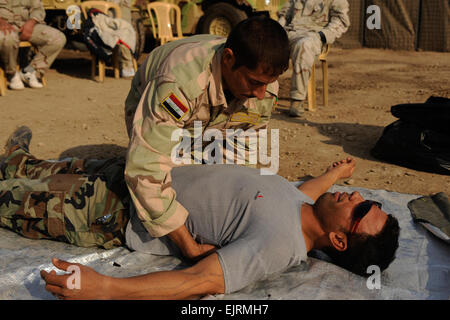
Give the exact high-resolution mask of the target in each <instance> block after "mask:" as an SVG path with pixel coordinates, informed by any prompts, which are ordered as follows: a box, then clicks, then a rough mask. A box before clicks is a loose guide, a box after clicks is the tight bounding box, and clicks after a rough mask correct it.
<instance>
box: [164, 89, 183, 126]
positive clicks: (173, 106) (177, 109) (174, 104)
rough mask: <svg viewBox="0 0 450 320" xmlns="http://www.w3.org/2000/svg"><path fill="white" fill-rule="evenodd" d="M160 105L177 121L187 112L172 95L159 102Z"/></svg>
mask: <svg viewBox="0 0 450 320" xmlns="http://www.w3.org/2000/svg"><path fill="white" fill-rule="evenodd" d="M161 105H162V106H163V108H164V109H166V110H167V112H169V114H170V115H171V116H172V117H173V118H174V119H175V120H177V121H178V120H180V119H181V118H183V116H184V115H185V114H186V113H187V112H188V111H189V108H188V107H186V106H185V105H184V104H183V103H182V102H181V101H180V99H178V98H177V96H176V95H175V94H173V93H171V94H170V95H169V96H168V97H167V98H165V99H164V100H163V101H162V102H161Z"/></svg>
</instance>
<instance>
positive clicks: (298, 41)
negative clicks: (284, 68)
mask: <svg viewBox="0 0 450 320" xmlns="http://www.w3.org/2000/svg"><path fill="white" fill-rule="evenodd" d="M288 35H289V42H290V47H291V59H292V66H293V72H292V78H291V91H290V98H291V99H294V100H305V99H306V95H307V93H308V81H309V78H310V76H311V72H312V67H313V64H314V61H315V60H316V59H317V58H318V56H319V55H320V54H321V52H322V41H321V40H320V36H319V34H318V33H316V32H305V33H301V32H298V33H296V32H292V33H291V32H290V33H289V34H288Z"/></svg>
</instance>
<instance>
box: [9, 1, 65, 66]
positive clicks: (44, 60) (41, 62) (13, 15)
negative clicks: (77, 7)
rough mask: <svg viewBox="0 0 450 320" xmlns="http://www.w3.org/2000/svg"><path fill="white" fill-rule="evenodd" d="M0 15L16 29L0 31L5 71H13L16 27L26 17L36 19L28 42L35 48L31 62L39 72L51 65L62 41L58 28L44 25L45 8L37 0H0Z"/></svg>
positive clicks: (17, 34) (17, 40)
mask: <svg viewBox="0 0 450 320" xmlns="http://www.w3.org/2000/svg"><path fill="white" fill-rule="evenodd" d="M0 18H2V19H4V20H5V21H6V22H8V23H9V24H12V25H13V26H15V27H16V29H17V32H11V33H8V34H5V33H3V32H0V60H1V61H2V62H3V63H4V64H5V71H6V73H7V74H14V73H15V72H16V66H17V55H18V52H19V42H20V40H19V33H18V30H19V29H20V28H21V27H22V26H23V25H24V24H25V22H26V21H27V20H29V19H35V20H36V21H38V23H37V24H36V25H35V26H34V29H33V33H32V34H31V38H30V40H29V42H30V43H31V44H33V45H34V46H36V48H37V49H38V50H37V53H36V55H35V56H34V58H33V60H32V61H31V65H32V66H33V68H34V69H35V70H37V71H39V72H40V73H43V71H44V70H45V69H48V68H49V67H50V66H51V64H52V63H53V61H54V60H55V59H56V57H57V56H58V54H59V52H60V51H61V50H62V48H63V47H64V45H65V43H66V37H65V35H64V34H63V33H62V32H61V31H59V30H57V29H55V28H52V27H49V26H47V25H45V22H44V18H45V10H44V8H43V6H42V3H41V1H40V0H21V1H18V0H0Z"/></svg>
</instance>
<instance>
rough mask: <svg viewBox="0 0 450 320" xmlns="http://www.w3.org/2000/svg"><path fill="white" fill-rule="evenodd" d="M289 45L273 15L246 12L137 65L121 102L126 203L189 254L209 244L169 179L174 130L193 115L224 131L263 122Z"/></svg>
mask: <svg viewBox="0 0 450 320" xmlns="http://www.w3.org/2000/svg"><path fill="white" fill-rule="evenodd" d="M288 45H289V43H288V38H287V35H286V32H285V31H284V30H283V28H282V27H281V26H280V25H279V24H278V23H277V22H276V21H274V20H271V19H268V18H263V17H259V18H250V19H247V20H244V21H243V22H241V23H240V24H238V25H237V26H236V27H235V28H234V29H233V31H232V32H231V34H230V36H229V37H228V39H225V38H222V37H219V36H215V35H198V36H193V37H189V38H185V39H182V40H178V41H175V42H171V43H168V44H165V45H164V46H160V47H158V48H156V49H155V50H153V51H152V52H151V53H150V54H149V56H148V58H147V60H146V62H145V63H144V64H142V65H141V67H140V68H139V70H138V72H137V73H136V76H135V77H134V79H133V81H132V86H131V90H130V92H129V94H128V97H127V99H126V102H125V120H126V126H127V130H128V135H129V137H130V144H129V149H128V154H127V164H126V169H125V179H126V182H127V185H128V188H129V191H130V194H131V198H132V200H133V204H134V206H133V207H132V209H131V210H136V213H137V215H138V216H139V218H140V220H141V221H142V223H143V225H144V226H145V228H146V230H147V231H148V232H149V233H150V235H151V236H153V237H161V236H164V235H166V234H167V235H169V238H170V239H171V240H172V241H173V242H174V243H175V244H177V245H178V247H180V249H181V251H182V252H183V254H184V255H185V256H187V257H189V258H194V257H198V256H199V255H201V254H202V253H205V252H206V251H207V250H211V249H213V248H210V247H208V246H207V245H203V246H202V245H199V244H197V243H196V242H195V241H194V240H193V238H192V237H191V236H190V234H189V233H188V231H187V229H186V227H184V222H185V220H186V217H187V216H188V212H187V210H186V209H185V208H184V207H183V206H182V205H181V204H180V203H178V201H177V200H176V194H175V191H174V190H173V189H172V187H171V180H172V179H171V173H170V171H171V169H172V168H173V167H175V166H176V165H175V164H174V163H173V162H172V160H171V152H172V150H173V148H174V147H175V146H176V145H177V144H178V143H179V142H180V141H179V139H176V141H173V140H172V139H171V137H172V134H173V133H174V132H175V131H176V130H177V129H180V128H182V129H187V130H188V131H189V132H191V134H192V133H193V131H194V121H198V122H201V127H202V132H204V131H205V130H206V129H217V130H219V131H220V132H222V133H223V136H226V130H227V129H238V128H240V129H243V130H249V129H255V130H258V129H263V128H266V127H267V124H268V122H269V119H270V116H271V112H272V109H273V107H274V106H275V104H276V102H277V95H278V82H277V81H276V80H277V78H278V76H279V75H280V74H281V73H283V72H284V71H285V70H286V69H287V68H288V65H289V51H288ZM226 143H233V142H230V141H226ZM222 146H224V145H222ZM233 147H234V148H235V149H237V146H236V144H234V145H233ZM196 163H202V162H201V161H200V162H196ZM193 192H199V190H193ZM133 212H134V211H133Z"/></svg>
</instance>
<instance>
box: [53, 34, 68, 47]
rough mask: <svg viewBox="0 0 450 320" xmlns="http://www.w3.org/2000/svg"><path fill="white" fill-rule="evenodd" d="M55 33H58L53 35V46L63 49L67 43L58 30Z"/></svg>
mask: <svg viewBox="0 0 450 320" xmlns="http://www.w3.org/2000/svg"><path fill="white" fill-rule="evenodd" d="M57 31H58V32H57V34H56V35H55V45H57V46H58V47H60V48H64V46H65V45H66V42H67V39H66V36H65V35H64V33H62V32H61V31H59V30H57Z"/></svg>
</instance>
